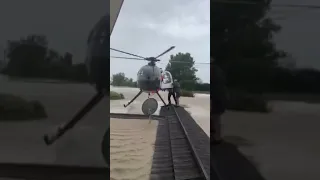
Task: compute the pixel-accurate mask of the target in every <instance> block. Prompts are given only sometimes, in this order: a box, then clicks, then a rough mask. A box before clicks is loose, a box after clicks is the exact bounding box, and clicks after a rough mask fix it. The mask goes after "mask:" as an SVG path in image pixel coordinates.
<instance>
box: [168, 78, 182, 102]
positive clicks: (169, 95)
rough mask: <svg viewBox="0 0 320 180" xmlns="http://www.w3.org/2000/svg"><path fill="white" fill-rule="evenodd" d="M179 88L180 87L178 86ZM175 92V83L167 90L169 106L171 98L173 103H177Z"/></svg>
mask: <svg viewBox="0 0 320 180" xmlns="http://www.w3.org/2000/svg"><path fill="white" fill-rule="evenodd" d="M179 86H180V85H179ZM176 90H177V86H176V87H175V83H174V82H173V83H172V88H169V89H168V103H169V105H171V96H173V99H174V102H175V103H176V105H177V104H178V103H177V97H176Z"/></svg>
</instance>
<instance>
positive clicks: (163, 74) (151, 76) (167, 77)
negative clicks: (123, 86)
mask: <svg viewBox="0 0 320 180" xmlns="http://www.w3.org/2000/svg"><path fill="white" fill-rule="evenodd" d="M174 48H175V46H171V47H170V48H168V49H167V50H165V51H164V52H163V53H161V54H159V55H158V56H156V57H143V56H140V55H136V54H132V53H128V52H125V51H122V50H118V49H115V48H110V50H112V51H116V52H119V53H123V54H127V55H130V56H133V57H119V56H110V57H111V58H117V59H129V60H140V61H148V63H147V65H144V66H142V67H141V68H140V69H139V71H138V73H137V86H138V88H139V89H140V91H139V92H138V94H137V95H136V96H135V97H134V98H133V99H132V100H131V101H129V102H128V103H127V104H124V105H123V106H124V107H125V108H126V107H127V106H129V105H130V104H131V103H132V102H133V101H134V100H135V99H136V98H138V97H139V96H140V95H141V94H142V93H143V92H144V93H148V99H149V97H150V93H155V94H157V95H158V96H159V98H160V99H161V101H162V103H163V104H164V106H166V105H167V104H166V103H165V102H164V100H163V98H162V97H161V96H160V94H159V91H160V90H164V91H165V90H167V89H171V88H173V78H172V74H171V73H170V72H169V71H163V70H162V68H160V67H158V66H156V62H159V61H160V60H159V59H158V58H159V57H161V56H163V55H165V54H166V53H168V52H170V51H171V50H173V49H174ZM171 63H189V62H185V61H173V62H171ZM195 64H210V63H195ZM148 99H147V100H148ZM152 101H153V102H154V103H152V104H155V103H158V102H157V101H156V100H154V99H153V100H152ZM146 102H147V101H145V103H144V104H151V103H148V102H147V103H146ZM144 104H143V106H144ZM154 107H155V106H154ZM156 107H157V105H156ZM142 109H145V108H144V107H142ZM151 109H154V110H153V112H155V108H151Z"/></svg>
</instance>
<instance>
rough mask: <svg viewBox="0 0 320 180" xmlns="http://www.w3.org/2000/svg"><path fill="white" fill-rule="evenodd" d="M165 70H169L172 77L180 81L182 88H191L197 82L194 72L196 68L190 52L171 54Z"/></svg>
mask: <svg viewBox="0 0 320 180" xmlns="http://www.w3.org/2000/svg"><path fill="white" fill-rule="evenodd" d="M182 62H183V63H182ZM166 71H169V72H170V73H171V74H172V77H173V78H174V79H177V80H178V81H179V82H180V84H181V86H182V88H185V89H188V90H191V89H193V88H194V85H195V84H196V83H197V80H198V78H197V76H196V72H197V71H198V70H197V69H196V68H195V67H194V60H193V57H192V56H191V55H190V53H178V54H176V55H171V56H170V60H169V64H168V65H167V67H166Z"/></svg>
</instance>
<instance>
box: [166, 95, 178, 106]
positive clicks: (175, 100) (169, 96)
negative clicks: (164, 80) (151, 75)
mask: <svg viewBox="0 0 320 180" xmlns="http://www.w3.org/2000/svg"><path fill="white" fill-rule="evenodd" d="M171 96H173V99H174V102H175V103H176V104H177V98H176V94H175V93H174V92H169V95H168V102H169V104H171Z"/></svg>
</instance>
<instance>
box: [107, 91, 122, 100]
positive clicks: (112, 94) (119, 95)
mask: <svg viewBox="0 0 320 180" xmlns="http://www.w3.org/2000/svg"><path fill="white" fill-rule="evenodd" d="M119 99H124V95H123V94H122V93H117V92H114V91H110V100H119Z"/></svg>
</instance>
